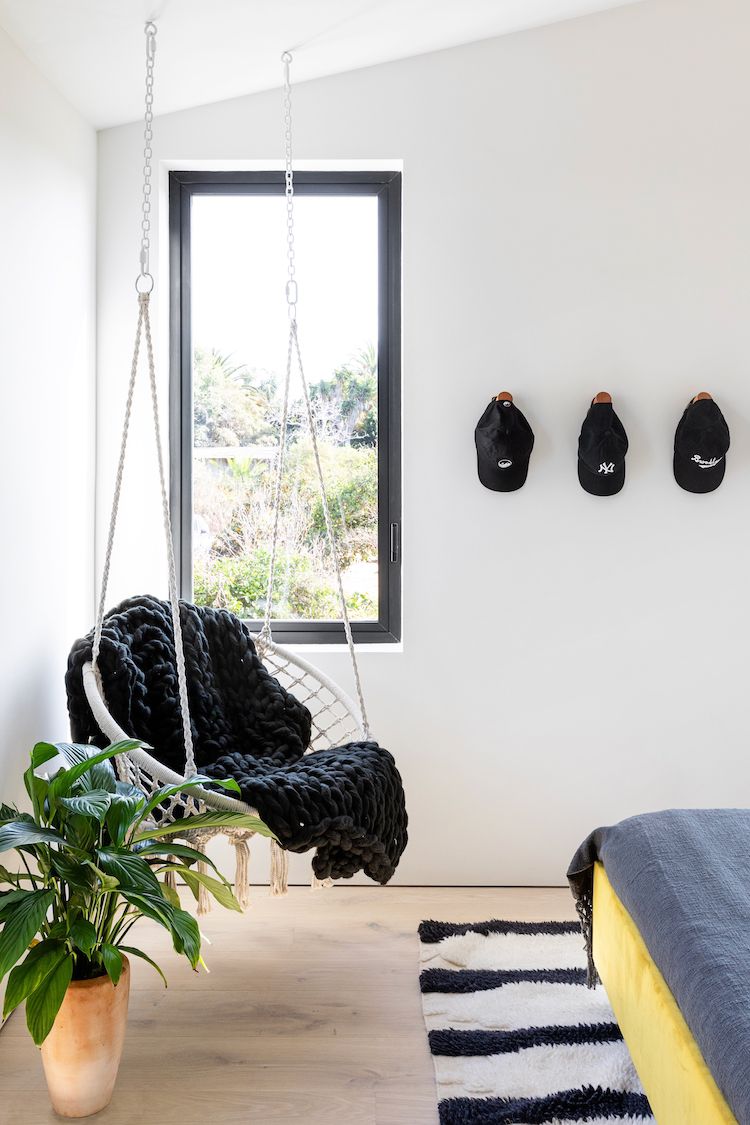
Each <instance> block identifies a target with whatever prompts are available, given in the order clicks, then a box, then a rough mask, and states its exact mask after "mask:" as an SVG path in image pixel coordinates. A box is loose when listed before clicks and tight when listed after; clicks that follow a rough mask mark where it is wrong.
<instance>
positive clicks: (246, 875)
mask: <svg viewBox="0 0 750 1125" xmlns="http://www.w3.org/2000/svg"><path fill="white" fill-rule="evenodd" d="M234 855H235V867H234V897H235V898H236V899H237V902H238V903H239V904H240V906H241V907H242V909H243V910H244V909H245V907H246V906H249V904H250V845H249V844H248V842H247V840H246V839H235V841H234Z"/></svg>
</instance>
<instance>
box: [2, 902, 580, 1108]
mask: <svg viewBox="0 0 750 1125" xmlns="http://www.w3.org/2000/svg"><path fill="white" fill-rule="evenodd" d="M491 917H495V918H520V919H528V920H537V921H541V920H543V919H547V918H560V919H563V918H572V917H574V910H573V907H572V900H571V898H570V895H569V893H568V892H567V891H564V890H557V889H486V888H482V889H467V888H462V889H459V888H389V887H372V888H370V887H367V888H356V887H346V886H343V887H335V888H333V889H332V890H329V891H324V892H316V893H314V894H313V893H311V892H310V891H309V890H308V889H306V888H298V887H295V888H292V889H291V891H290V893H289V896H288V897H287V898H284V899H270V898H269V897H268V891H267V890H266V889H265V888H258V889H257V890H256V891H255V893H254V900H253V903H252V905H251V907H250V908H249V910H248V911H247V913H246V914H245V915H244V916H240V915H238V914H229V913H228V912H226V911H220V910H218V909H217V910H216V911H215V912H214V913H212V914H210V915H208V916H206V917H205V918H203V919H202V920H201V928H202V930H203V932H204V934H205V935H206V937H207V938H210V940H211V942H212V945H211V946H206V947H205V950H204V954H205V958H206V961H207V962H208V965H209V968H210V970H211V971H210V975H206V974H205V973H202V974H200V975H195V974H193V973H192V972H191V971H190V969H189V968H187V967H183V964H182V963H181V962H180V961H178V960H177V958H176V957H175V956H174V955H171V956H170V951H169V947H168V939H166V935H163V934H162V932H161V931H159V930H158V929H157V927H155V926H153V925H152V923H149V922H144V923H139V925H141V926H142V929H141V936H140V944H142V946H143V948H144V949H146V950H147V951H148V952H149V953H151V954H153V955H154V956H155V958H156V959H157V960H158V961H159V962H160V963H161V964H162V967H163V968H164V969H165V970H166V972H167V977H168V979H169V989H168V990H165V989H164V988H163V986H162V985H161V983H160V981H159V978H158V977H157V976H156V975H155V974H154V972H153V970H151V969H150V968H149V967H148V966H147V965H145V964H143V963H142V962H140V961H139V962H137V963H136V964H134V966H133V991H132V994H131V1001H130V1022H129V1028H128V1038H127V1041H126V1045H125V1053H124V1057H123V1062H122V1068H121V1071H120V1077H119V1081H118V1085H117V1088H116V1090H115V1094H114V1098H113V1100H112V1103H111V1105H110V1106H109V1108H108V1109H107V1110H105V1111H104V1112H103V1113H102V1114H100V1115H99V1116H98V1117H97V1118H96V1120H97V1122H101V1125H132V1123H135V1122H138V1121H150V1122H159V1125H177V1123H179V1125H198V1123H202V1122H207V1123H208V1125H250V1123H252V1122H258V1123H259V1125H260V1123H263V1125H265V1123H266V1122H273V1123H281V1122H284V1123H287V1122H289V1123H291V1122H301V1121H304V1122H305V1123H306V1125H331V1123H332V1122H333V1123H335V1125H401V1123H404V1125H423V1123H424V1125H428V1123H429V1125H435V1122H436V1120H437V1114H436V1107H435V1091H434V1084H433V1074H432V1063H431V1059H430V1056H429V1053H428V1050H427V1045H426V1039H425V1032H424V1025H423V1023H422V1013H421V1007H420V997H419V988H418V961H417V958H418V949H417V936H416V929H417V925H418V924H419V922H420V920H421V919H422V918H438V919H441V920H444V921H481V920H484V919H486V918H491ZM133 936H135V934H133ZM133 944H138V942H134V943H133ZM57 1120H60V1119H59V1118H56V1117H55V1116H54V1114H53V1113H52V1110H51V1109H50V1108H49V1106H48V1102H47V1095H46V1089H45V1085H44V1078H43V1075H42V1070H41V1062H40V1059H39V1057H38V1052H37V1051H36V1049H35V1048H34V1046H33V1045H32V1043H31V1040H30V1039H29V1037H28V1035H27V1033H26V1027H25V1022H24V1019H23V1015H22V1014H21V1013H17V1014H16V1015H15V1016H13V1017H12V1018H11V1019H10V1020H9V1022H8V1023H7V1024H6V1026H5V1028H4V1029H3V1030H2V1032H0V1125H47V1123H48V1122H53V1121H57Z"/></svg>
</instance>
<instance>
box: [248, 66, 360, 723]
mask: <svg viewBox="0 0 750 1125" xmlns="http://www.w3.org/2000/svg"><path fill="white" fill-rule="evenodd" d="M281 61H282V63H283V64H284V154H285V163H286V170H285V174H284V182H285V187H286V193H285V194H286V234H287V268H288V274H287V283H286V302H287V306H288V309H289V345H288V349H287V360H286V375H285V380H284V405H283V410H282V422H281V434H280V437H279V452H278V461H277V465H276V485H275V490H274V497H275V503H274V524H273V535H272V542H271V565H270V571H269V579H268V593H267V597H266V613H265V620H264V622H263V628H262V629H261V632H260V640H261V644H262V643H263V642H266V641H270V640H271V618H272V596H273V583H274V571H275V567H276V555H277V544H278V536H279V509H280V507H281V482H282V476H283V472H284V455H285V452H286V443H287V432H286V431H287V415H288V408H289V385H290V381H291V373H292V354H294V356H295V358H296V360H297V368H298V370H299V376H300V382H301V383H302V391H303V394H304V401H305V411H306V414H307V422H308V425H309V427H310V439H311V441H312V447H313V455H314V458H315V467H316V469H317V472H318V483H319V485H320V498H321V506H322V509H323V519H324V522H325V528H326V534H327V538H328V546H329V550H330V552H331V558H332V560H333V566H334V570H335V572H336V584H337V587H338V594H339V601H340V603H341V618H342V621H343V625H344V635H345V637H346V644H347V648H348V649H349V659H350V660H351V665H352V671H353V673H354V683H355V686H356V689H357V698H358V700H359V708H360V713H361V717H362V730H363V733H364V736H365V738H369V737H370V724H369V722H368V719H367V709H366V707H365V699H364V692H363V690H362V681H361V678H360V674H359V665H358V663H357V654H356V651H355V648H354V637H353V635H352V627H351V622H350V620H349V610H348V608H347V604H346V596H345V594H344V584H343V581H342V577H341V566H340V564H339V555H338V550H337V547H336V537H335V533H334V529H333V522H332V520H331V513H330V510H329V507H328V496H327V494H326V486H325V478H324V476H323V465H322V462H321V459H320V450H319V448H318V437H317V427H316V418H315V414H314V410H313V405H312V401H311V398H310V390H309V387H308V385H307V377H306V375H305V369H304V367H303V364H302V352H301V350H300V346H299V337H298V335H297V295H298V294H297V281H296V279H295V261H294V168H293V165H292V85H291V78H290V73H289V68H290V64H291V62H292V56H291V54H290V52H289V51H284V53H283V55H282V56H281Z"/></svg>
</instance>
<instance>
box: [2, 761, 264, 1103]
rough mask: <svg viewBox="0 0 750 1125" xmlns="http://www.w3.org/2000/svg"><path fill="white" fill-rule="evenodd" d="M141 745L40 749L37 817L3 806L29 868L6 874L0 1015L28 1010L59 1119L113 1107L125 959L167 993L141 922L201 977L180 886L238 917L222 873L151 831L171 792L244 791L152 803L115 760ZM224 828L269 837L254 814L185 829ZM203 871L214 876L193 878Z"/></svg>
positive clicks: (32, 780) (208, 819) (170, 826)
mask: <svg viewBox="0 0 750 1125" xmlns="http://www.w3.org/2000/svg"><path fill="white" fill-rule="evenodd" d="M139 745H140V743H138V742H130V741H128V742H119V743H115V744H113V745H111V746H108V747H107V749H106V750H102V751H99V750H97V749H96V747H90V746H77V745H72V744H68V743H56V744H52V743H47V742H40V743H38V744H37V745H36V746H35V747H34V749H33V750H32V752H31V764H30V766H29V768H28V769H27V770H26V772H25V774H24V783H25V786H26V791H27V793H28V795H29V797H30V799H31V805H32V812H31V813H27V812H20V811H19V810H18V809H16V808H12V807H10V806H8V805H0V851H2V852H5V851H10V850H12V851H15V852H16V854H17V856H18V859H19V860H20V867H21V870H18V871H14V872H11V871H9V870H7V869H6V868H5V867H0V888H2V889H0V982H1V981H2V980H3V978H4V977H5V976H6V975H7V977H8V980H7V986H6V992H5V1005H4V1015H5V1016H7V1015H9V1014H10V1013H11V1012H12V1011H13V1010H14V1009H15V1008H16V1007H18V1005H19V1004H21V1003H22V1002H23V1001H24V1000H25V1001H26V1022H27V1025H28V1028H29V1031H30V1032H31V1035H32V1038H33V1039H34V1042H35V1043H36V1044H37V1045H38V1046H40V1047H41V1051H42V1061H43V1065H44V1071H45V1075H46V1078H47V1085H48V1087H49V1091H50V1097H51V1099H52V1104H53V1106H54V1108H55V1110H56V1111H57V1112H58V1113H59V1114H61V1115H62V1116H64V1117H85V1116H88V1115H89V1114H91V1113H96V1112H98V1110H100V1109H103V1108H104V1106H106V1105H107V1104H108V1103H109V1100H110V1098H111V1096H112V1090H113V1088H114V1084H115V1079H116V1077H117V1070H118V1067H119V1063H120V1055H121V1053H122V1046H123V1041H124V1037H125V1023H126V1019H127V1008H128V994H129V987H130V965H129V961H128V957H129V956H132V957H140V958H142V959H143V960H144V961H147V962H148V963H149V964H150V965H151V966H153V968H154V969H155V970H156V971H157V972H158V973H159V974H160V976H161V977H162V979H163V980H164V983H165V985H166V979H165V978H164V974H163V972H162V970H161V969H160V968H159V966H158V965H156V963H155V962H154V961H152V959H151V958H150V957H149V956H148V955H147V954H146V953H144V952H143V950H142V949H139V948H138V947H137V946H135V945H133V944H131V942H132V941H133V938H132V937H131V936H130V934H131V930H132V928H133V925H134V923H135V922H136V921H137V920H138V919H139V918H141V917H146V918H151V919H152V921H154V922H156V923H157V924H158V925H160V926H163V927H164V929H165V930H167V931H168V932H169V934H170V936H171V938H172V944H173V945H174V948H175V950H176V952H177V953H179V954H181V955H182V956H184V957H186V958H187V960H188V961H189V962H190V964H191V966H192V968H193V969H195V970H197V968H198V966H199V965H201V964H203V961H202V958H201V938H200V932H199V930H198V925H197V923H196V921H195V919H194V918H193V917H192V915H190V914H189V913H188V912H187V911H185V910H183V909H182V908H181V906H180V900H179V898H178V896H177V892H176V890H175V889H174V885H173V884H174V879H175V877H179V878H180V879H181V880H182V882H184V883H185V884H186V885H187V887H189V888H190V890H191V891H192V892H193V894H194V895H195V896H196V898H197V896H198V892H199V889H200V887H201V886H203V887H204V888H206V889H207V890H208V891H209V892H210V893H211V894H212V895H213V896H214V897H215V898H216V899H217V901H218V902H219V903H221V905H222V906H226V907H228V908H229V909H231V910H241V907H240V906H239V904H238V902H237V900H236V899H235V897H234V894H233V893H232V888H231V886H230V884H229V883H228V882H227V880H226V879H225V878H224V877H223V876H222V875H221V874H220V873H219V872H218V870H217V869H216V867H215V864H213V863H212V862H211V860H210V859H208V858H207V857H206V856H205V855H204V854H203V853H201V852H199V851H196V850H195V849H194V848H191V847H188V846H187V845H185V844H178V843H175V842H174V840H173V839H170V837H172V836H174V835H178V834H180V833H184V831H185V828H184V825H181V824H180V823H179V822H177V823H163V824H156V823H155V821H154V817H156V818H157V819H158V815H159V811H158V810H159V805H160V804H161V803H162V802H163V801H164V800H165V799H166V798H167V797H169V796H171V795H173V794H174V793H177V792H181V791H182V790H184V789H188V788H192V787H194V786H196V785H210V784H220V785H221V786H222V787H223V788H225V789H231V790H234V791H236V792H239V788H238V786H237V784H236V782H234V781H220V782H215V781H213V780H212V779H209V778H206V777H202V776H200V775H198V776H197V777H192V778H190V779H189V780H188V781H184V782H182V783H181V784H180V785H179V786H164V787H162V788H161V789H159V790H157V791H156V792H154V793H153V794H152V795H150V796H148V797H147V796H146V794H145V793H144V792H143V791H142V790H140V789H138V788H136V787H135V786H133V785H130V784H127V783H125V782H122V781H118V780H117V777H116V775H115V771H114V769H113V768H112V762H111V759H112V758H113V757H114V756H115V755H117V754H121V753H124V752H126V751H128V750H131V749H134V748H135V747H137V746H139ZM217 825H226V826H233V827H242V828H249V829H252V830H253V831H255V832H258V833H260V834H261V835H264V836H272V833H271V831H270V829H269V828H268V827H267V826H266V825H265V824H264V823H263V822H262V821H261V820H260V819H259V818H258V817H255V816H251V815H243V814H235V813H231V812H213V811H211V812H206V813H203V814H201V815H200V816H195V817H192V818H191V819H190V827H191V828H201V827H206V828H208V827H215V826H217ZM198 863H201V864H208V865H209V866H210V867H211V868H212V869H213V872H214V873H213V874H211V875H209V874H206V873H205V872H204V870H197V869H196V865H197V864H198ZM24 954H25V956H24ZM21 958H23V960H21Z"/></svg>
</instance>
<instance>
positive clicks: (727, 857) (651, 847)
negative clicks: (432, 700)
mask: <svg viewBox="0 0 750 1125" xmlns="http://www.w3.org/2000/svg"><path fill="white" fill-rule="evenodd" d="M597 860H601V862H602V863H603V864H604V867H605V869H606V872H607V877H608V878H609V881H610V883H611V884H612V887H613V889H614V891H615V893H616V894H617V896H618V898H619V899H620V901H621V902H622V904H623V906H624V907H625V909H626V910H627V911H628V913H629V914H630V916H631V918H632V919H633V921H634V922H635V924H636V926H637V927H638V930H639V932H640V934H641V936H642V938H643V940H644V942H645V943H646V947H647V948H648V951H649V953H650V954H651V957H652V959H653V961H654V962H655V964H656V965H657V967H658V968H659V970H660V971H661V973H662V975H663V976H664V979H665V980H666V982H667V984H668V985H669V988H670V990H671V992H672V995H673V996H674V998H675V1000H676V1001H677V1004H678V1005H679V1007H680V1010H681V1011H682V1014H683V1015H684V1017H685V1020H686V1022H687V1024H688V1027H689V1028H690V1030H691V1032H692V1034H693V1037H694V1039H695V1041H696V1042H697V1044H698V1046H699V1047H700V1050H701V1053H702V1054H703V1057H704V1059H705V1060H706V1063H707V1065H708V1067H709V1069H710V1071H711V1073H712V1074H713V1076H714V1078H715V1079H716V1083H717V1085H718V1086H719V1089H720V1090H721V1091H722V1093H723V1094H724V1097H725V1098H726V1100H727V1102H728V1104H729V1106H730V1108H731V1109H732V1111H733V1113H734V1114H735V1116H736V1118H737V1120H738V1121H739V1122H740V1125H750V810H747V809H672V810H669V811H667V812H660V813H649V814H646V815H644V816H635V817H631V818H630V819H629V820H623V821H622V822H621V823H620V824H616V825H613V826H612V827H610V828H597V829H596V831H595V832H592V833H591V835H590V836H589V837H588V838H587V839H586V840H584V842H583V844H581V847H580V848H579V849H578V851H577V852H576V854H575V856H574V857H573V860H572V862H571V864H570V868H569V869H568V879H569V881H570V885H571V889H572V891H573V894H574V897H575V899H576V904H577V906H578V910H579V914H580V915H581V921H582V925H583V928H584V934H585V935H586V939H587V944H588V947H589V952H590V948H591V890H592V880H593V864H594V863H595V862H596V861H597Z"/></svg>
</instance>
